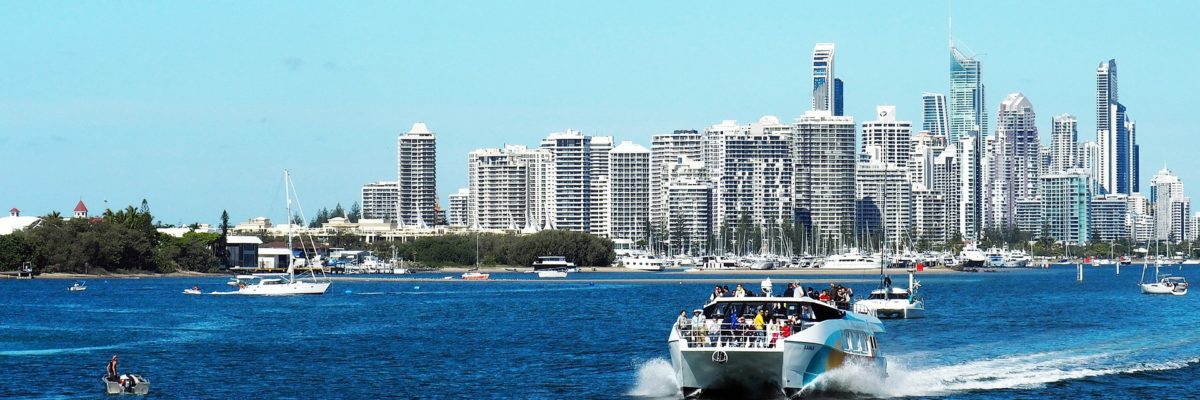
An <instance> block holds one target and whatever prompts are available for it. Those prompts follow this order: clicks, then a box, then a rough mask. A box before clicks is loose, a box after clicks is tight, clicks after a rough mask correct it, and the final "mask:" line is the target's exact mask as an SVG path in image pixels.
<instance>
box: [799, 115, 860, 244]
mask: <svg viewBox="0 0 1200 400" xmlns="http://www.w3.org/2000/svg"><path fill="white" fill-rule="evenodd" d="M794 126H795V139H794V143H795V147H794V150H793V152H794V154H795V161H794V162H795V167H796V173H795V181H796V187H795V192H796V213H795V214H796V225H797V227H799V228H801V229H806V230H809V231H811V233H812V235H813V236H812V237H814V238H815V239H817V240H823V241H829V240H833V241H835V242H831V243H843V244H844V243H846V242H837V241H839V240H841V239H843V235H846V234H850V233H852V231H853V229H854V222H853V221H854V197H855V189H854V183H855V181H854V167H855V156H854V154H855V149H854V141H855V132H854V131H855V126H854V117H843V116H834V115H832V114H830V113H829V112H824V111H809V112H806V113H805V114H804V116H803V117H800V118H798V119H796V122H795V124H794Z"/></svg>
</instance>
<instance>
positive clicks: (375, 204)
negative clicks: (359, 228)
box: [360, 182, 400, 221]
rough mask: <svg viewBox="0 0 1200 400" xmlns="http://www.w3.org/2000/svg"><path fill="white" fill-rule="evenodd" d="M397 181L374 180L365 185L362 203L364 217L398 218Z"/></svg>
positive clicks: (392, 219) (389, 219)
mask: <svg viewBox="0 0 1200 400" xmlns="http://www.w3.org/2000/svg"><path fill="white" fill-rule="evenodd" d="M399 201H400V200H399V192H398V188H397V186H396V182H374V183H368V184H366V185H363V187H362V192H361V200H360V204H362V218H365V219H383V220H388V221H395V220H396V211H397V208H396V205H397V204H399Z"/></svg>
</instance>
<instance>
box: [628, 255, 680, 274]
mask: <svg viewBox="0 0 1200 400" xmlns="http://www.w3.org/2000/svg"><path fill="white" fill-rule="evenodd" d="M668 263H669V261H667V260H665V259H662V258H658V257H655V256H652V255H645V254H640V255H632V256H625V257H621V259H620V260H617V264H619V265H621V266H622V267H625V268H628V269H636V270H639V271H662V270H664V269H666V266H667V264H668Z"/></svg>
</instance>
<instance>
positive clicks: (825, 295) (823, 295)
mask: <svg viewBox="0 0 1200 400" xmlns="http://www.w3.org/2000/svg"><path fill="white" fill-rule="evenodd" d="M817 299H818V300H821V301H823V302H826V303H828V302H829V291H828V290H822V291H821V296H820V297H818V298H817Z"/></svg>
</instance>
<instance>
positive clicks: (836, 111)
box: [833, 78, 846, 117]
mask: <svg viewBox="0 0 1200 400" xmlns="http://www.w3.org/2000/svg"><path fill="white" fill-rule="evenodd" d="M843 89H844V87H843V86H842V78H833V115H834V116H837V117H840V116H843V115H846V114H845V111H846V104H845V101H844V100H843V98H842V91H843Z"/></svg>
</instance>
